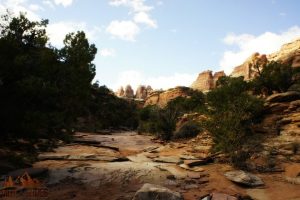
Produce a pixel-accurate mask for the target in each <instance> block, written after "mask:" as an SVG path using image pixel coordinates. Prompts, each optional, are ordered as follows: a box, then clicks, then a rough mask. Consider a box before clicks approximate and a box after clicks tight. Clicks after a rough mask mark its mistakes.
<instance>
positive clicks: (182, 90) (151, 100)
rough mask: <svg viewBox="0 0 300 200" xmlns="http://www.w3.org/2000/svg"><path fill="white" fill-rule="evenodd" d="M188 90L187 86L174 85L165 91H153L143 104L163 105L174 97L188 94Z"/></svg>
mask: <svg viewBox="0 0 300 200" xmlns="http://www.w3.org/2000/svg"><path fill="white" fill-rule="evenodd" d="M189 91H190V88H188V87H176V88H172V89H169V90H167V91H154V92H152V93H150V94H149V96H148V97H147V98H146V100H145V106H148V105H157V106H159V107H164V106H166V105H167V103H168V102H169V101H171V100H172V99H175V98H176V97H187V96H189V94H188V93H189Z"/></svg>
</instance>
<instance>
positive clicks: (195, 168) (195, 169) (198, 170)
mask: <svg viewBox="0 0 300 200" xmlns="http://www.w3.org/2000/svg"><path fill="white" fill-rule="evenodd" d="M179 167H181V168H183V169H186V170H190V171H194V172H203V171H204V169H203V168H201V167H189V166H188V165H186V164H181V165H179Z"/></svg>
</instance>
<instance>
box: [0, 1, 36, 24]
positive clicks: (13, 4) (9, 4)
mask: <svg viewBox="0 0 300 200" xmlns="http://www.w3.org/2000/svg"><path fill="white" fill-rule="evenodd" d="M30 7H31V6H30V5H28V1H27V0H3V1H0V13H3V14H4V13H6V10H9V11H10V12H12V13H13V15H15V16H18V15H19V13H20V12H22V13H26V14H27V15H26V16H27V17H28V18H29V19H30V20H40V17H39V15H38V14H37V13H36V11H37V10H34V9H32V8H33V7H31V8H30Z"/></svg>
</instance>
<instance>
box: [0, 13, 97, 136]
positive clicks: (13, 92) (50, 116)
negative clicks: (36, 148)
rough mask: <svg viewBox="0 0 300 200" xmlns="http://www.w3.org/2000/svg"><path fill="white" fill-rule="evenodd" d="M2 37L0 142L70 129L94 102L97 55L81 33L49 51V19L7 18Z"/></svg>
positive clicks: (0, 59)
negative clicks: (93, 86) (90, 102)
mask: <svg viewBox="0 0 300 200" xmlns="http://www.w3.org/2000/svg"><path fill="white" fill-rule="evenodd" d="M4 20H6V21H4V22H2V23H1V30H2V31H1V37H0V66H1V68H0V80H1V86H0V94H1V99H0V109H1V113H0V121H1V124H0V132H1V136H0V137H4V138H7V137H45V136H50V135H52V136H54V137H57V136H59V135H60V133H61V130H62V129H68V130H70V129H71V128H72V123H74V120H75V118H76V117H77V116H78V115H80V114H81V113H82V112H83V111H84V109H83V108H84V106H85V105H86V103H87V102H88V99H89V98H90V87H91V85H90V82H91V80H92V79H93V77H94V75H95V69H94V65H93V63H92V60H93V59H94V56H95V54H96V51H97V50H96V48H95V47H94V45H90V44H89V43H88V41H87V39H86V37H85V34H84V33H83V32H78V33H76V34H75V33H74V34H70V35H68V36H67V37H66V39H65V46H64V47H63V48H62V49H61V50H57V49H54V48H52V47H47V46H46V43H47V41H48V38H47V35H46V30H45V29H46V26H47V24H48V21H47V20H43V21H41V22H31V21H29V20H28V19H27V18H26V16H24V15H22V14H21V15H20V16H19V17H14V18H12V19H11V18H10V17H9V16H4Z"/></svg>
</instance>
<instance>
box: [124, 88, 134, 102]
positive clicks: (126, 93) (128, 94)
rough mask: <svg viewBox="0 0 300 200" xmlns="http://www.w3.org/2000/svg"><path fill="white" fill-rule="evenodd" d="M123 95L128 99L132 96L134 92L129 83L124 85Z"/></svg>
mask: <svg viewBox="0 0 300 200" xmlns="http://www.w3.org/2000/svg"><path fill="white" fill-rule="evenodd" d="M124 97H127V98H129V99H131V98H134V92H133V89H132V88H131V86H130V85H127V86H126V87H125V91H124Z"/></svg>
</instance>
